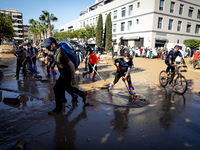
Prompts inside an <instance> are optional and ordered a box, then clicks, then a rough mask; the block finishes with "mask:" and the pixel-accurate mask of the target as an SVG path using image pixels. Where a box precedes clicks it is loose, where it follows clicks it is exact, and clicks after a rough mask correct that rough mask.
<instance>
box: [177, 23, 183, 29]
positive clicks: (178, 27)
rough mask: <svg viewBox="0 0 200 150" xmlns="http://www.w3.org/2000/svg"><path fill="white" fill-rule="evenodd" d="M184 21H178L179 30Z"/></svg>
mask: <svg viewBox="0 0 200 150" xmlns="http://www.w3.org/2000/svg"><path fill="white" fill-rule="evenodd" d="M181 24H182V21H178V26H177V31H181Z"/></svg>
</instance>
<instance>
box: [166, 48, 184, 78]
mask: <svg viewBox="0 0 200 150" xmlns="http://www.w3.org/2000/svg"><path fill="white" fill-rule="evenodd" d="M178 56H179V57H180V59H181V61H182V62H183V64H184V65H185V61H184V59H183V56H182V54H181V52H180V51H179V45H176V46H175V47H174V49H173V50H171V51H170V52H169V53H168V55H167V57H166V59H165V64H166V65H167V69H166V73H168V72H169V70H170V69H171V72H172V74H173V75H174V73H175V67H174V61H175V60H176V58H177V57H178Z"/></svg>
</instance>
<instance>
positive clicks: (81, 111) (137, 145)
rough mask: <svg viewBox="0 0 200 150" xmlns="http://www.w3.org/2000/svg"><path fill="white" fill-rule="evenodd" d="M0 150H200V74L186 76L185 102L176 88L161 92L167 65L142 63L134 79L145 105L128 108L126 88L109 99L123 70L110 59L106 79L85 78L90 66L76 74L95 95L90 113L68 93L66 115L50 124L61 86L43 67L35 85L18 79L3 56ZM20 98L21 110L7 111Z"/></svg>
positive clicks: (31, 79)
mask: <svg viewBox="0 0 200 150" xmlns="http://www.w3.org/2000/svg"><path fill="white" fill-rule="evenodd" d="M0 62H1V63H3V64H5V65H8V68H0V69H1V70H2V71H3V76H2V77H0V149H1V150H4V149H5V150H7V149H12V148H13V147H14V146H15V145H16V143H17V142H18V141H21V140H26V141H27V143H26V145H25V149H27V150H28V149H29V150H36V149H37V150H43V149H48V150H62V149H70V150H71V149H77V150H84V149H87V150H90V149H91V150H93V149H104V150H105V149H114V150H118V149H120V150H121V149H124V150H127V149H131V150H132V149H142V150H143V149H152V150H157V149H158V150H159V149H161V150H165V149H177V150H179V149H196V150H198V149H200V142H199V137H200V126H199V125H200V118H199V110H200V95H199V93H198V92H199V91H200V71H199V69H197V70H196V71H194V70H192V69H191V67H190V66H189V65H188V68H189V69H188V71H187V72H185V73H183V75H184V76H185V77H186V79H187V81H188V90H187V92H186V93H185V94H184V95H178V94H176V93H174V91H173V87H171V86H170V85H168V86H167V87H166V88H162V87H160V86H159V81H158V77H159V72H160V71H161V70H164V69H165V68H166V66H165V64H164V61H162V60H157V59H145V58H134V68H133V69H132V71H131V79H132V83H133V86H134V88H135V92H136V93H137V94H139V95H141V97H142V98H144V99H145V100H143V101H138V100H137V101H135V102H129V101H128V92H127V90H126V87H125V85H124V83H123V81H121V80H120V81H119V82H118V83H117V84H116V85H115V86H114V89H113V90H112V93H108V91H107V89H105V88H104V85H105V83H109V82H111V81H112V80H113V78H114V75H112V74H113V73H114V72H115V71H116V68H115V67H114V66H113V64H112V60H111V57H109V56H102V60H101V61H100V63H99V64H98V72H99V74H100V76H101V77H102V78H103V79H105V81H104V80H100V78H98V77H97V79H98V81H95V82H93V81H92V80H91V79H90V78H89V77H86V78H83V77H82V72H83V67H84V66H83V65H84V64H81V65H80V67H79V72H77V73H76V81H77V86H78V87H79V88H80V89H83V90H87V91H88V97H87V102H89V103H90V104H91V105H90V106H84V104H83V103H82V99H81V98H80V97H79V98H78V102H77V103H76V102H72V100H71V97H70V96H69V94H67V93H66V99H67V102H66V103H63V104H64V105H63V106H64V107H63V111H64V113H63V114H59V115H55V116H49V115H48V114H47V112H48V111H50V110H52V109H53V108H54V106H55V102H54V93H53V86H54V84H55V81H56V80H55V79H53V77H51V78H47V77H46V69H45V67H44V66H41V62H40V61H37V66H38V71H39V73H38V74H32V73H29V74H28V76H27V79H24V78H23V74H20V77H19V79H18V80H17V79H16V78H15V77H14V76H15V68H16V58H14V57H13V55H9V54H6V55H0ZM57 78H58V76H57ZM17 97H18V98H19V100H20V102H19V103H18V104H15V105H13V104H10V103H6V101H5V98H17Z"/></svg>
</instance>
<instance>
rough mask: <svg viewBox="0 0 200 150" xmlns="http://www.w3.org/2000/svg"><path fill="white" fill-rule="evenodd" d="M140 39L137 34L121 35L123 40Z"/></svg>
mask: <svg viewBox="0 0 200 150" xmlns="http://www.w3.org/2000/svg"><path fill="white" fill-rule="evenodd" d="M135 39H140V37H139V36H123V40H135Z"/></svg>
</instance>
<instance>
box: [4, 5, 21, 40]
mask: <svg viewBox="0 0 200 150" xmlns="http://www.w3.org/2000/svg"><path fill="white" fill-rule="evenodd" d="M0 13H5V14H7V15H10V16H11V17H12V19H13V20H15V21H14V23H13V29H14V30H15V34H16V36H15V37H14V40H15V41H18V42H22V41H23V17H22V13H20V12H17V10H16V9H10V8H6V10H0Z"/></svg>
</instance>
